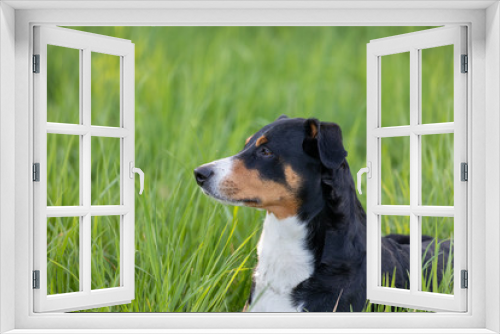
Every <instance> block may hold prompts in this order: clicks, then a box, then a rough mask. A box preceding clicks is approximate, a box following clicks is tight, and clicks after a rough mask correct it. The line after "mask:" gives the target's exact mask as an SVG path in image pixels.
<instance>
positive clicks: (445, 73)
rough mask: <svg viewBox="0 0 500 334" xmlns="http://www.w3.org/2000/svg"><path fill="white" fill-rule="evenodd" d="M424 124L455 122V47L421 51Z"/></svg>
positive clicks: (449, 46) (448, 46)
mask: <svg viewBox="0 0 500 334" xmlns="http://www.w3.org/2000/svg"><path fill="white" fill-rule="evenodd" d="M421 55H422V85H421V87H422V123H441V122H453V83H454V80H453V45H447V46H440V47H437V48H432V49H423V50H421Z"/></svg>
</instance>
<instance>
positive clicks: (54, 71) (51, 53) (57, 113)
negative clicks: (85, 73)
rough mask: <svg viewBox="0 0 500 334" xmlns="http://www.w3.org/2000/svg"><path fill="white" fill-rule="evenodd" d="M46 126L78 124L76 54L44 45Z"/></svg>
mask: <svg viewBox="0 0 500 334" xmlns="http://www.w3.org/2000/svg"><path fill="white" fill-rule="evenodd" d="M47 122H55V123H71V124H78V123H80V50H78V49H69V48H64V47H61V46H55V45H47Z"/></svg>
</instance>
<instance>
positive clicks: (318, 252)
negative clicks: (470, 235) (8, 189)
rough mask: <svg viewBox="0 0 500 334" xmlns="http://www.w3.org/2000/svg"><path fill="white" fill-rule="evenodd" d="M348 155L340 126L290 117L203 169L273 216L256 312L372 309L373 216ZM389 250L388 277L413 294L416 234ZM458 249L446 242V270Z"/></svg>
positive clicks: (265, 233)
mask: <svg viewBox="0 0 500 334" xmlns="http://www.w3.org/2000/svg"><path fill="white" fill-rule="evenodd" d="M346 157H347V152H346V150H345V149H344V146H343V142H342V132H341V129H340V127H339V125H337V124H335V123H326V122H320V121H318V120H317V119H314V118H310V119H303V118H288V117H287V116H285V115H283V116H280V117H279V118H278V119H277V120H275V121H274V122H273V123H271V124H269V125H266V126H264V127H263V128H262V129H261V130H259V131H258V132H257V133H256V134H254V135H253V136H250V137H249V138H248V139H247V140H246V143H245V146H244V148H243V150H242V151H240V152H239V153H238V154H236V155H234V156H231V157H228V158H225V159H221V160H217V161H214V162H211V163H208V164H205V165H202V166H200V167H198V168H196V169H195V170H194V176H195V179H196V182H197V184H198V185H199V186H200V187H201V189H202V190H203V192H204V193H205V194H206V195H208V196H210V197H212V198H214V199H216V200H217V201H219V202H222V203H224V204H228V205H237V206H248V207H253V208H258V209H263V210H266V211H267V214H266V218H265V220H264V225H263V230H262V234H261V237H260V240H259V243H258V245H257V255H258V263H257V266H256V268H255V270H254V274H253V282H252V288H251V293H250V297H249V298H248V301H247V305H246V306H245V309H248V311H250V312H332V311H334V310H335V311H337V312H349V311H355V312H359V311H362V310H363V308H364V307H365V306H366V303H367V300H366V214H365V211H364V209H363V207H362V205H361V203H360V201H359V200H358V198H357V195H356V191H355V187H354V181H353V178H352V175H351V172H350V169H349V165H348V163H347V160H346ZM422 242H423V243H422V249H423V251H424V250H426V252H425V258H424V260H423V261H429V260H430V259H431V258H432V257H433V256H434V247H433V246H432V244H433V242H434V239H433V238H430V237H427V236H424V237H423V238H422ZM381 247H382V249H381V252H382V274H384V275H385V277H386V278H388V279H389V281H388V282H394V284H395V287H396V288H408V287H409V275H408V273H409V266H410V260H409V258H410V257H409V237H408V236H405V235H397V234H392V235H388V236H386V237H384V238H382V243H381ZM450 247H451V246H450V242H449V241H443V242H441V243H440V253H439V260H438V268H443V263H446V261H447V256H448V254H449V251H450ZM424 263H425V262H424ZM393 275H395V276H394V277H393ZM441 277H442V272H441V271H439V272H438V280H439V281H440V280H441Z"/></svg>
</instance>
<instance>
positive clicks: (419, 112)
mask: <svg viewBox="0 0 500 334" xmlns="http://www.w3.org/2000/svg"><path fill="white" fill-rule="evenodd" d="M443 47H447V48H449V49H448V50H449V52H448V54H444V55H443V56H442V57H446V56H448V57H446V59H443V61H445V62H448V63H449V64H450V68H452V70H451V72H452V73H450V74H451V75H446V76H443V77H442V78H440V80H438V82H439V83H440V84H441V83H442V82H444V84H448V85H449V86H450V88H452V89H451V92H445V93H444V95H447V96H445V97H443V96H442V95H443V93H441V96H437V98H436V100H438V98H439V99H441V100H445V99H448V100H450V101H451V103H450V105H449V106H447V105H445V104H443V103H440V102H442V101H428V100H429V98H428V96H427V95H429V94H428V93H427V95H424V94H423V92H428V91H429V87H426V85H427V86H429V85H430V84H431V82H429V81H430V80H429V77H428V75H423V74H424V73H425V72H424V71H426V70H427V73H428V72H429V69H427V68H425V67H426V66H432V64H428V63H426V62H425V61H424V57H425V54H426V52H433V51H435V49H436V48H443ZM408 53H409V64H408V65H409V66H408V67H407V68H403V69H401V71H408V72H409V85H408V86H409V87H404V88H409V94H405V93H403V94H400V95H404V96H406V95H408V96H409V101H408V102H409V105H408V106H407V107H408V108H407V110H400V111H399V112H400V113H406V114H407V115H408V116H409V117H408V119H407V120H408V121H409V122H408V123H409V124H404V125H399V124H398V125H397V126H394V125H395V124H394V120H388V119H384V108H387V109H390V108H393V107H396V108H398V107H401V106H406V104H404V103H401V104H398V103H397V100H398V99H403V98H402V97H400V96H398V93H399V92H397V93H394V92H384V91H383V82H384V80H388V79H389V78H387V77H384V71H383V70H382V68H383V66H384V65H386V66H390V65H391V64H390V63H389V62H391V61H395V60H394V59H393V57H394V55H398V56H404V54H406V55H407V56H408ZM466 56H467V48H466V27H461V26H451V27H443V28H435V29H430V30H426V31H421V32H415V33H410V34H404V35H399V36H394V37H388V38H383V39H379V40H373V41H371V42H370V43H369V44H368V46H367V71H368V73H367V85H368V86H367V163H368V168H369V169H370V170H369V177H368V179H367V180H368V182H367V298H368V299H369V300H370V301H371V302H373V303H380V304H389V305H394V306H403V307H410V308H420V309H426V310H446V311H466V309H467V303H466V298H467V290H466V289H464V287H462V284H461V282H460V278H461V275H462V271H466V270H467V224H466V223H467V211H466V210H467V198H466V196H467V182H464V181H465V180H463V176H462V171H461V169H462V168H463V166H464V165H463V164H467V133H466V130H467V126H466V124H467V123H466V120H467V118H466V108H467V72H466V69H465V68H464V66H466V63H464V58H465V57H466ZM384 57H390V58H388V59H383V58H384ZM405 65H406V64H405ZM431 70H432V69H431ZM447 74H448V73H447ZM437 75H439V73H437ZM435 81H436V80H435ZM440 88H441V87H432V89H433V90H439V89H440ZM383 99H391V101H389V102H388V103H382V100H383ZM384 102H386V101H384ZM439 108H449V109H451V110H452V112H449V114H450V118H449V119H444V121H445V122H441V123H437V122H436V117H435V116H436V115H432V113H433V112H434V113H435V112H438V113H446V110H436V109H439ZM387 125H390V126H387ZM429 136H430V137H434V138H435V137H438V138H439V141H438V142H442V141H443V140H446V139H448V138H450V137H451V138H450V139H451V140H449V141H451V142H452V143H453V144H452V145H453V150H452V151H453V152H451V157H450V155H449V154H448V153H450V152H439V153H438V152H436V153H438V154H436V155H434V158H433V159H434V160H445V161H443V163H438V164H436V163H434V165H432V166H426V164H429V165H431V164H432V162H431V161H428V160H430V159H425V158H424V157H425V153H424V152H423V146H424V145H425V144H426V143H425V142H426V141H428V140H429V139H428V138H429ZM447 137H448V138H447ZM398 141H399V142H405V144H406V145H405V144H403V145H398V144H399V143H398ZM431 143H432V144H435V143H436V141H433V142H431ZM404 146H406V148H407V149H404ZM427 146H430V147H427V149H431V150H432V149H433V150H443V146H437V147H432V145H427ZM402 147H403V149H402ZM444 149H445V150H446V149H447V146H444ZM382 150H392V151H396V150H397V151H398V152H397V153H396V154H398V155H400V156H402V159H403V160H406V161H409V163H408V165H409V173H407V175H408V179H409V180H408V179H406V180H403V181H401V180H400V181H399V183H400V187H403V188H409V194H407V195H408V196H402V197H403V200H402V201H400V202H398V203H397V204H394V203H388V202H387V199H386V198H384V196H383V195H385V191H384V190H383V189H382V188H383V184H384V181H387V180H384V178H391V177H392V176H391V175H390V174H391V173H390V171H389V173H387V172H383V171H382V169H383V168H384V165H385V164H387V165H390V161H384V159H387V157H386V155H383V154H382ZM408 155H409V156H408ZM446 159H449V160H452V161H446ZM423 160H425V161H423ZM443 165H444V167H445V168H444V169H445V170H444V171H443V170H436V171H435V173H438V174H439V173H441V174H440V175H439V176H440V178H441V179H444V178H447V177H449V178H450V183H451V186H450V188H448V189H440V190H438V191H440V192H442V193H443V196H442V198H440V199H438V200H430V199H429V197H430V195H431V194H430V193H429V191H425V190H424V188H425V189H427V190H429V189H430V188H429V187H425V186H428V184H426V183H429V182H432V181H431V180H429V178H424V177H423V176H424V175H426V174H428V172H429V170H426V169H428V168H434V169H438V167H442V166H443ZM446 167H448V169H451V170H449V171H447V170H446ZM446 172H448V173H447V175H446V174H445V173H446ZM441 186H442V185H441V184H435V185H434V187H441ZM434 187H433V188H432V189H434ZM386 197H387V196H386ZM448 198H453V200H451V201H450V200H449V199H448ZM387 216H392V217H393V219H394V217H402V218H399V219H400V220H405V219H406V220H407V221H409V227H410V228H409V230H410V272H409V273H405V274H407V275H409V278H410V286H409V287H407V289H397V288H391V287H388V286H387V285H388V284H384V282H383V281H382V277H383V276H384V275H383V274H384V273H383V272H382V269H381V262H382V261H383V260H382V255H383V254H382V252H381V230H382V225H383V220H384V219H385V218H386V217H387ZM432 217H443V218H444V219H439V220H437V222H436V223H435V224H449V225H451V227H450V230H451V231H452V235H451V239H452V240H451V241H452V242H451V244H452V247H451V250H450V257H452V261H453V266H452V267H453V268H452V269H451V268H450V269H449V270H451V271H452V272H453V273H451V277H452V280H454V286H453V289H452V291H450V292H449V294H444V293H436V292H429V290H426V289H423V287H424V286H425V285H426V282H425V271H426V270H429V268H426V266H429V264H428V263H424V262H425V261H424V260H423V259H422V255H421V254H422V251H423V252H424V253H425V251H426V249H425V247H424V243H423V242H422V226H423V225H424V224H425V223H424V222H428V221H429V220H430V219H432ZM396 219H397V218H396ZM434 246H436V247H439V243H438V244H437V245H432V244H431V245H430V247H434ZM422 248H424V249H422ZM441 269H443V268H437V270H441ZM443 270H444V269H443ZM387 283H389V282H387Z"/></svg>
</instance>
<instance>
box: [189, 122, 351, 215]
mask: <svg viewBox="0 0 500 334" xmlns="http://www.w3.org/2000/svg"><path fill="white" fill-rule="evenodd" d="M346 156H347V152H346V151H345V150H344V147H343V144H342V134H341V130H340V127H339V126H338V125H337V124H335V123H324V122H319V121H318V120H317V119H312V118H311V119H302V118H288V117H286V116H281V117H279V118H278V119H277V120H276V121H274V122H273V123H271V124H269V125H266V126H265V127H263V128H262V129H261V130H259V131H258V132H257V133H256V134H254V135H253V136H250V137H248V139H247V140H246V143H245V147H244V148H243V150H241V151H240V152H239V153H238V154H236V155H234V156H231V157H228V158H225V159H221V160H217V161H214V162H211V163H208V164H205V165H202V166H200V167H198V168H196V169H195V170H194V175H195V178H196V182H197V183H198V185H199V186H200V187H201V188H202V190H203V192H204V193H205V194H207V195H209V196H211V197H213V198H215V199H217V200H218V201H220V202H222V203H225V204H231V205H240V206H250V207H255V208H261V209H265V210H267V211H268V212H271V213H273V214H274V215H275V216H276V217H277V218H279V219H283V218H286V217H290V216H294V215H297V214H299V213H300V212H301V210H302V209H303V208H304V207H306V206H311V205H312V206H314V205H316V206H317V205H322V203H321V201H322V190H321V189H322V188H321V183H322V175H323V174H324V173H323V172H324V171H325V170H335V169H338V168H339V166H340V165H341V164H342V163H343V162H344V161H345V157H346Z"/></svg>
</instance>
